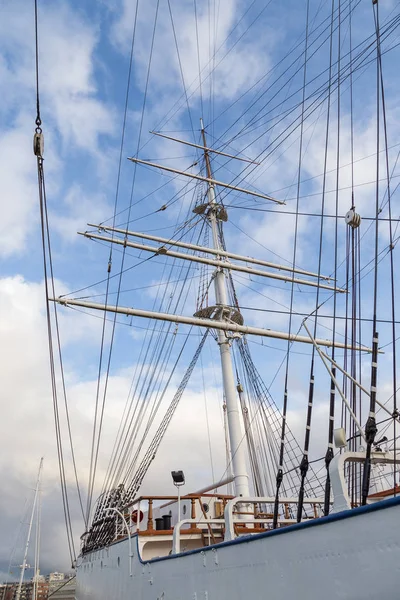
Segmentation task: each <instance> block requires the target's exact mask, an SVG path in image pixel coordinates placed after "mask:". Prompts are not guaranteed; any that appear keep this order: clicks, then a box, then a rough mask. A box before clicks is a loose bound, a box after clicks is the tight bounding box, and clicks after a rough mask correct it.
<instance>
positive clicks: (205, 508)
mask: <svg viewBox="0 0 400 600" xmlns="http://www.w3.org/2000/svg"><path fill="white" fill-rule="evenodd" d="M203 510H204V512H205V513H208V511H209V510H210V507H209V506H208V504H206V503H205V502H204V503H203Z"/></svg>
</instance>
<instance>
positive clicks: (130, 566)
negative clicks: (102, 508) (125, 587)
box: [106, 508, 133, 577]
mask: <svg viewBox="0 0 400 600" xmlns="http://www.w3.org/2000/svg"><path fill="white" fill-rule="evenodd" d="M108 512H114V513H116V514H117V515H118V516H119V517H121V519H122V522H123V523H124V525H125V529H126V532H127V534H128V544H129V577H132V558H133V552H132V539H131V531H130V529H129V525H128V523H127V522H126V520H125V517H124V515H123V514H122V513H121V512H120V511H119V510H118V509H116V508H108V509H107V510H106V513H108ZM118 516H117V517H116V520H118ZM116 526H118V525H117V523H116Z"/></svg>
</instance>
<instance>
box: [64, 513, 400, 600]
mask: <svg viewBox="0 0 400 600" xmlns="http://www.w3.org/2000/svg"><path fill="white" fill-rule="evenodd" d="M348 515H350V517H349V518H345V517H347V516H348ZM336 519H337V520H332V519H330V518H329V517H328V518H327V519H326V520H325V519H321V520H317V521H311V522H308V523H305V524H301V525H300V526H296V525H295V526H293V527H286V528H283V529H282V530H279V531H277V532H276V533H275V532H271V533H269V534H266V535H255V536H250V537H247V538H245V539H243V540H238V541H236V542H234V543H233V544H228V545H216V546H213V547H205V548H203V549H202V551H201V552H195V553H187V554H180V555H177V556H173V557H169V556H168V553H169V550H165V558H164V559H161V560H157V561H152V560H149V559H148V558H147V559H146V560H145V561H144V562H140V556H138V552H136V551H135V557H134V561H133V577H129V573H128V568H127V567H128V565H127V561H126V555H127V553H128V551H129V547H128V540H124V541H121V542H118V543H115V544H111V545H110V546H109V547H108V548H106V549H104V550H98V551H95V552H92V553H90V554H87V555H85V556H84V557H83V559H82V558H81V559H80V560H79V561H78V567H77V590H76V600H110V599H112V600H128V599H132V600H136V599H139V598H140V600H157V599H159V600H160V599H161V598H162V599H163V600H191V599H193V598H196V599H197V600H205V599H206V598H208V599H209V600H222V599H224V600H225V599H229V600H243V599H247V600H264V599H272V600H290V599H294V598H295V599H296V600H321V598H323V599H324V600H338V598H341V599H342V600H376V599H377V598H385V600H398V598H399V564H400V535H399V529H400V526H399V521H400V504H398V503H397V504H393V503H391V504H389V505H387V506H386V507H382V508H379V509H378V510H374V511H372V512H367V513H366V512H365V511H364V510H363V509H362V508H361V509H353V510H352V511H346V512H345V513H343V514H342V515H337V517H336ZM318 521H320V522H318ZM153 539H154V538H153ZM133 541H134V543H135V542H136V543H137V544H138V549H139V548H140V545H141V543H142V538H140V537H139V538H138V536H134V537H133ZM169 543H170V548H171V547H172V540H171V542H169Z"/></svg>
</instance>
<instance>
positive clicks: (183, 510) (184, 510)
mask: <svg viewBox="0 0 400 600" xmlns="http://www.w3.org/2000/svg"><path fill="white" fill-rule="evenodd" d="M186 509H187V506H186V504H184V505H183V508H182V512H183V514H184V515H186Z"/></svg>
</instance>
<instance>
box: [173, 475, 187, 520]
mask: <svg viewBox="0 0 400 600" xmlns="http://www.w3.org/2000/svg"><path fill="white" fill-rule="evenodd" d="M171 475H172V481H173V482H174V486H175V487H176V488H177V489H178V523H179V521H180V520H181V487H182V486H183V485H185V475H184V473H183V471H171Z"/></svg>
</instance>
